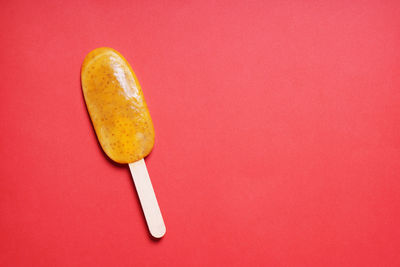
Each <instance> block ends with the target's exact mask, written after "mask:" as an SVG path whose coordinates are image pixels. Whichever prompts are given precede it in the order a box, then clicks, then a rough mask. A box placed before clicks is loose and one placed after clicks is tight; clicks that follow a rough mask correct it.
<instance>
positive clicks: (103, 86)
mask: <svg viewBox="0 0 400 267" xmlns="http://www.w3.org/2000/svg"><path fill="white" fill-rule="evenodd" d="M81 81H82V90H83V94H84V97H85V102H86V106H87V109H88V111H89V114H90V118H91V120H92V123H93V126H94V129H95V131H96V135H97V138H98V140H99V142H100V144H101V146H102V148H103V150H104V152H105V153H106V154H107V155H108V156H109V157H110V158H111V159H112V160H114V161H115V162H118V163H132V162H135V161H138V160H140V159H142V158H144V157H145V156H147V155H148V154H149V153H150V151H151V150H152V148H153V145H154V128H153V123H152V120H151V117H150V113H149V110H148V108H147V105H146V101H145V100H144V97H143V92H142V90H141V87H140V84H139V82H138V80H137V78H136V76H135V74H134V72H133V70H132V68H131V67H130V65H129V63H128V62H127V61H126V59H125V58H124V57H123V56H122V55H121V54H120V53H118V52H117V51H115V50H114V49H111V48H106V47H102V48H97V49H95V50H93V51H91V52H90V53H89V54H88V55H87V56H86V58H85V60H84V62H83V65H82V71H81Z"/></svg>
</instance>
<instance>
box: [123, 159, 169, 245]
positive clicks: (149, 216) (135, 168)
mask: <svg viewBox="0 0 400 267" xmlns="http://www.w3.org/2000/svg"><path fill="white" fill-rule="evenodd" d="M129 169H130V170H131V174H132V178H133V182H134V183H135V187H136V191H137V193H138V195H139V199H140V204H141V205H142V209H143V213H144V217H145V218H146V222H147V226H148V228H149V231H150V234H151V235H152V236H153V237H155V238H161V237H163V236H164V234H165V231H166V228H165V224H164V220H163V218H162V215H161V211H160V207H159V206H158V202H157V199H156V195H155V193H154V190H153V186H152V185H151V181H150V177H149V173H148V172H147V168H146V163H145V162H144V159H141V160H139V161H136V162H133V163H129Z"/></svg>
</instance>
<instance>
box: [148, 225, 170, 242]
mask: <svg viewBox="0 0 400 267" xmlns="http://www.w3.org/2000/svg"><path fill="white" fill-rule="evenodd" d="M166 232H167V229H166V228H165V225H162V226H161V227H159V228H158V229H150V234H151V236H152V237H154V238H157V239H159V238H162V237H163V236H164V235H165V233H166Z"/></svg>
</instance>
